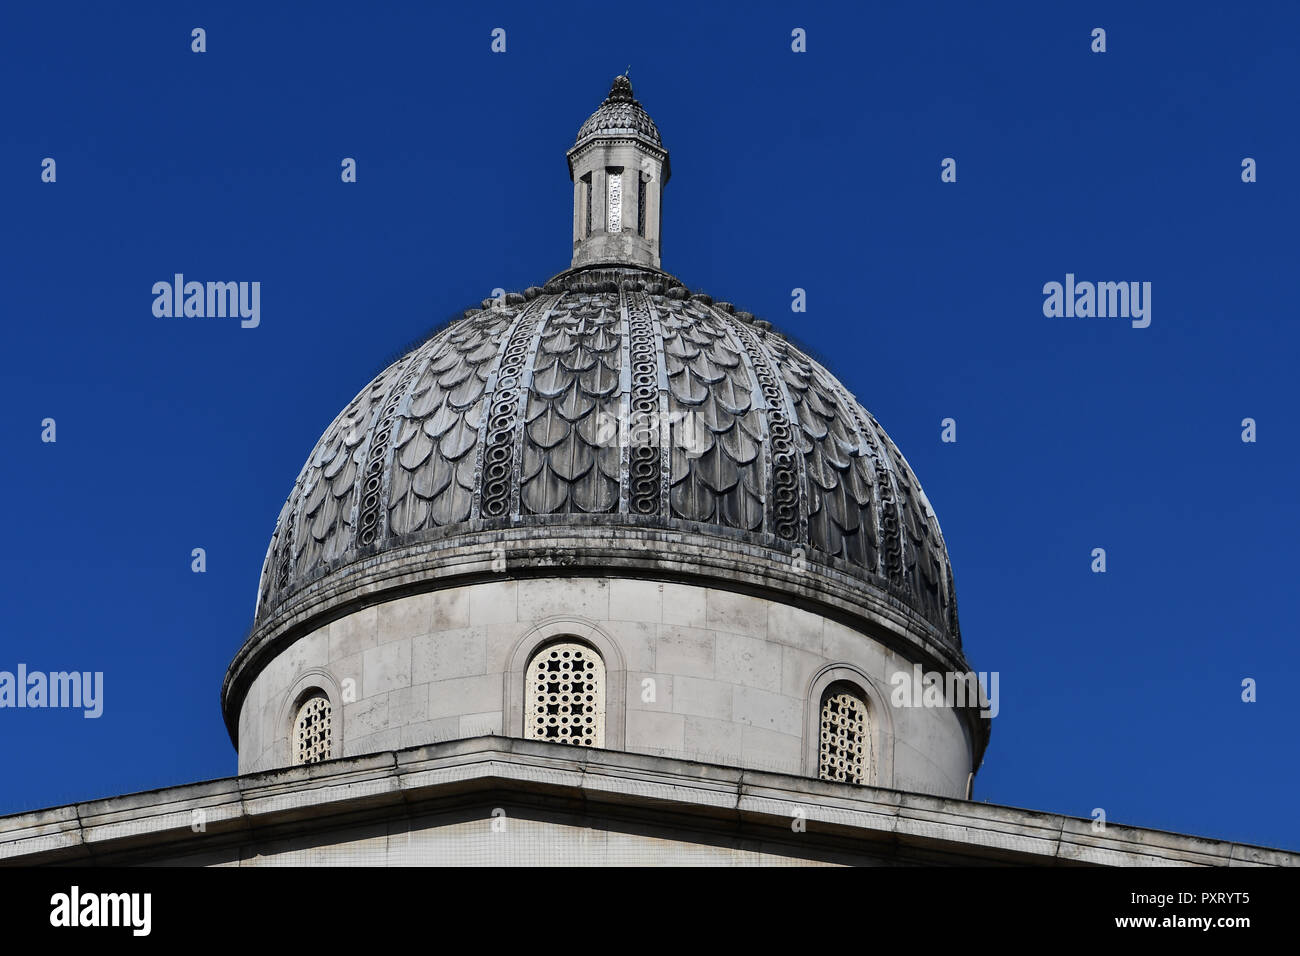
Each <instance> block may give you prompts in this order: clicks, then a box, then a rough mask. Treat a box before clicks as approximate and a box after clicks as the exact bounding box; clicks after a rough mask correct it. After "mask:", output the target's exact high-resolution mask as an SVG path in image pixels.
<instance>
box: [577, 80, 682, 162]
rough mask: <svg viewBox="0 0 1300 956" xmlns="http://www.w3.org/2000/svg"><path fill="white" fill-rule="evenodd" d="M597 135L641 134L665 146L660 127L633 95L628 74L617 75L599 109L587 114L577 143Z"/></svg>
mask: <svg viewBox="0 0 1300 956" xmlns="http://www.w3.org/2000/svg"><path fill="white" fill-rule="evenodd" d="M598 134H621V135H624V136H638V137H641V138H643V139H646V140H648V141H649V142H651V143H653V144H654V145H655V146H662V145H663V143H662V142H661V141H660V139H659V129H658V128H657V127H656V126H655V123H654V120H652V119H651V118H650V114H648V113H647V112H646V111H645V110H644V109H643V108H642V106H641V104H640V103H639V102H637V101H636V100H635V99H633V97H632V81H631V80H629V79H628V78H627V77H626V76H618V77H615V78H614V83H613V85H612V86H611V87H610V90H609V95H608V96H606V97H605V100H604V102H602V103H601V104H600V106H598V107H597V108H596V112H594V113H592V114H591V115H590V116H589V117H587V121H586V122H585V123H583V124H582V126H581V127H580V128H579V129H578V137H577V139H576V140H575V141H574V146H575V147H577V146H580V145H582V144H583V142H585V141H586V140H588V139H590V138H592V137H593V136H596V135H598Z"/></svg>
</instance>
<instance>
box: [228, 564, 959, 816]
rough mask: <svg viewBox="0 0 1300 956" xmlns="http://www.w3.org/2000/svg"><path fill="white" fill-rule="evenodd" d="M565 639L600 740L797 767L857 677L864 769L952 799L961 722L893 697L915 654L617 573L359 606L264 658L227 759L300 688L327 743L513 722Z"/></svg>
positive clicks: (283, 748)
mask: <svg viewBox="0 0 1300 956" xmlns="http://www.w3.org/2000/svg"><path fill="white" fill-rule="evenodd" d="M564 636H572V637H575V638H577V639H579V640H582V641H585V642H587V643H589V644H591V645H592V646H593V647H594V648H595V649H596V650H597V651H598V652H600V654H601V656H602V657H603V659H604V661H605V666H606V670H607V676H608V688H607V691H606V749H609V750H624V751H628V752H631V753H638V754H647V755H653V756H661V757H673V758H681V759H689V760H697V761H701V762H706V763H714V764H721V765H725V766H737V767H745V768H751V769H756V770H765V771H774V772H782V773H789V774H795V775H808V776H815V775H816V772H817V765H816V760H817V736H818V722H817V721H818V714H817V705H818V704H819V702H820V696H821V692H822V690H824V689H825V687H826V686H829V684H830V683H831V682H833V681H834V680H842V679H847V680H852V681H854V682H856V683H857V684H858V685H859V686H861V687H862V689H863V690H864V691H866V692H867V695H868V698H869V701H868V703H869V707H870V710H871V727H872V741H871V745H872V755H871V756H872V759H871V765H872V777H871V783H872V784H873V785H875V786H880V787H896V788H899V789H904V790H910V791H916V792H921V793H931V794H936V795H942V796H950V797H963V796H965V793H966V784H967V778H968V775H969V774H970V772H971V770H972V766H971V763H972V754H971V744H970V740H969V735H968V733H967V732H966V730H965V729H964V722H963V720H962V719H961V717H960V716H959V715H958V714H957V713H955V712H954V711H953V710H951V709H948V708H934V709H924V708H894V707H891V706H890V690H891V686H890V683H889V679H890V675H892V674H894V673H896V672H898V671H906V672H910V670H911V666H912V662H911V661H910V660H907V659H905V658H904V657H902V656H900V655H899V654H898V653H897V652H895V651H893V650H890V649H887V648H885V647H884V646H883V645H881V644H879V643H878V642H876V641H875V640H873V639H871V638H870V637H868V636H866V635H864V634H862V633H859V632H857V631H855V630H852V629H850V628H848V627H846V626H844V625H842V624H839V623H837V622H835V621H832V620H829V619H826V618H823V617H822V616H820V615H817V614H813V613H809V612H807V611H804V610H800V609H798V608H795V607H791V606H788V605H785V604H781V603H778V602H775V601H771V600H766V599H762V598H758V597H752V596H749V595H745V594H739V593H734V592H730V591H726V590H721V589H716V588H710V587H699V586H692V585H685V584H676V583H659V582H656V581H641V580H629V579H622V578H537V579H524V580H517V581H516V580H502V581H499V582H492V583H485V584H475V585H469V586H462V587H452V588H447V589H443V590H438V591H430V592H426V593H422V594H416V595H413V596H409V597H403V598H399V599H397V600H393V601H389V602H387V603H382V604H378V605H374V606H371V607H368V608H365V609H363V610H360V611H357V612H355V613H352V614H350V615H348V616H346V617H343V618H340V619H338V620H335V621H333V622H332V623H330V624H327V625H325V626H324V627H320V628H319V629H317V630H314V631H312V632H310V633H308V634H306V635H304V636H303V637H301V638H299V639H298V640H297V641H295V642H294V643H293V644H291V645H290V646H289V647H288V648H287V649H285V650H284V651H283V652H282V653H280V654H279V655H278V656H276V657H275V658H274V659H272V660H271V661H270V662H269V663H268V665H267V666H266V667H265V668H264V669H263V670H262V672H261V673H260V674H259V675H258V676H257V677H256V679H255V680H254V681H253V683H252V685H251V687H250V689H249V692H248V695H247V697H246V698H245V700H244V702H243V706H242V709H241V711H240V714H239V772H240V773H241V774H245V773H255V772H258V771H262V770H268V769H272V768H276V767H283V766H287V765H289V764H290V763H291V760H292V757H291V750H290V733H291V727H292V721H293V717H294V713H295V710H296V706H297V703H298V702H299V701H300V699H301V698H302V696H303V695H304V694H305V693H306V692H308V691H310V690H311V689H313V688H317V687H319V688H321V689H323V690H325V692H326V693H327V694H329V695H330V697H331V700H332V701H333V703H334V750H333V756H334V757H344V756H354V755H359V754H366V753H374V752H378V751H384V750H393V749H398V748H404V747H411V746H416V745H421V744H429V743H437V742H441V741H446V740H454V739H460V738H468V737H478V736H483V735H487V734H502V735H505V736H510V737H521V736H523V704H524V694H525V685H524V669H525V668H526V666H527V662H528V659H529V658H530V657H531V655H532V653H533V652H534V651H535V650H536V649H538V648H540V647H541V646H543V645H545V644H546V643H548V642H550V641H552V640H554V639H557V638H560V637H564Z"/></svg>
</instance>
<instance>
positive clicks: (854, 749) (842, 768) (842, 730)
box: [817, 683, 871, 786]
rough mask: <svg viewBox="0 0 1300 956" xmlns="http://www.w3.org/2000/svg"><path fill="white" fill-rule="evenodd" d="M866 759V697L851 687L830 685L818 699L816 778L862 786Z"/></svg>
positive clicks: (868, 746) (867, 766)
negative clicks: (818, 726) (818, 727)
mask: <svg viewBox="0 0 1300 956" xmlns="http://www.w3.org/2000/svg"><path fill="white" fill-rule="evenodd" d="M870 757H871V740H870V737H869V736H868V734H867V700H866V696H865V695H864V694H863V693H862V692H861V691H860V690H859V689H858V688H856V687H854V686H853V685H852V684H845V683H837V684H832V685H831V686H830V687H828V688H827V689H826V693H825V694H824V695H823V696H822V709H821V743H820V750H819V751H818V757H817V776H818V777H820V778H821V779H822V780H835V781H838V782H840V783H856V784H858V785H859V786H862V785H865V784H867V783H868V782H869V778H868V776H867V774H868V771H869V769H870Z"/></svg>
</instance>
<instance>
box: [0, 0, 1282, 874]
mask: <svg viewBox="0 0 1300 956" xmlns="http://www.w3.org/2000/svg"><path fill="white" fill-rule="evenodd" d="M227 6H228V5H225V4H186V3H157V4H128V5H104V4H81V5H67V4H20V3H10V4H5V5H4V9H3V12H2V13H0V80H2V81H3V89H4V90H5V91H6V95H5V97H4V102H5V110H4V118H3V122H0V144H2V148H0V222H3V230H2V231H0V278H2V279H3V292H4V309H3V324H2V328H3V347H2V348H0V369H2V370H3V384H4V390H3V394H4V399H5V407H4V411H3V413H2V414H0V441H2V442H3V447H4V449H5V452H6V453H5V457H4V463H5V466H6V467H5V468H4V469H3V475H2V476H0V495H2V496H3V500H4V501H5V502H6V504H7V507H6V509H5V512H6V516H7V520H6V522H5V528H6V532H7V533H6V535H5V538H6V546H5V547H4V548H3V549H2V552H0V580H2V581H3V585H0V615H2V619H3V625H0V669H8V670H12V669H13V668H14V667H15V666H16V665H17V663H19V662H22V663H25V664H26V665H27V666H28V667H29V668H31V669H40V670H47V671H52V670H64V669H77V670H102V671H103V672H104V674H105V685H106V690H105V711H104V715H103V717H101V718H100V719H98V720H86V719H83V718H82V717H81V715H80V713H79V712H69V711H51V710H46V711H14V710H3V711H0V756H2V758H3V766H4V767H5V769H6V772H5V773H4V774H3V775H2V776H0V780H2V783H0V812H12V811H17V810H22V809H30V808H35V807H39V806H46V805H52V804H60V803H65V802H70V801H74V800H79V799H85V798H91V797H99V796H108V795H113V794H119V793H124V792H128V791H135V790H142V789H147V788H153V787H159V786H165V785H170V784H179V783H185V782H190V781H194V780H199V779H204V778H211V777H218V776H226V775H229V774H232V773H233V772H234V770H235V753H234V750H233V748H232V747H231V744H230V742H229V740H228V738H227V736H226V732H225V729H224V726H223V724H222V721H221V716H220V708H219V704H218V691H219V688H220V683H221V679H222V676H223V674H224V671H225V667H226V665H227V664H228V663H229V661H230V658H231V656H232V655H233V654H234V652H235V650H236V649H237V647H238V646H239V643H240V641H241V640H242V638H243V636H244V634H245V632H246V630H247V628H248V626H249V624H250V621H251V614H252V610H253V599H254V593H255V589H256V586H257V579H258V573H259V570H260V567H261V562H262V558H263V555H264V552H265V548H266V544H267V540H268V538H269V535H270V534H271V531H272V529H273V526H274V522H275V518H276V515H277V513H278V511H279V508H280V506H281V504H282V503H283V501H284V498H285V496H286V495H287V493H288V492H289V489H290V487H291V485H292V482H293V480H294V477H295V475H296V474H297V472H298V469H299V468H300V466H301V465H302V462H303V460H304V459H305V457H306V456H307V454H308V452H309V451H310V450H311V448H312V445H313V444H314V442H315V440H316V439H317V437H318V436H319V434H320V433H321V431H322V430H323V429H324V428H325V426H326V425H327V424H328V423H329V422H330V420H331V419H332V418H333V416H334V415H335V414H336V413H337V411H338V410H339V409H340V408H341V407H342V406H343V405H344V404H345V403H346V402H347V401H348V400H349V399H350V398H351V397H352V396H353V395H354V394H355V393H356V391H357V390H358V389H359V388H360V387H361V386H362V385H364V384H365V382H366V381H367V380H368V379H369V378H370V377H371V376H372V375H373V374H374V373H375V372H377V371H378V370H379V369H380V368H381V367H382V366H383V365H384V364H385V363H386V362H387V360H389V359H390V358H392V357H394V356H395V355H396V354H397V353H398V352H400V351H401V350H402V349H403V347H404V346H405V345H406V344H407V343H409V342H410V341H411V340H413V339H415V338H417V337H419V336H421V335H422V334H423V333H424V332H426V331H427V330H428V329H429V328H430V327H432V326H433V325H435V324H437V323H439V322H440V321H442V320H443V319H444V318H445V317H446V316H448V315H449V314H451V313H452V312H455V311H458V310H460V309H463V308H465V307H466V306H469V305H471V304H473V303H476V302H477V301H478V300H480V299H482V298H483V297H485V296H487V295H489V294H490V292H491V290H492V288H494V287H496V286H501V287H504V288H506V289H508V290H522V289H523V288H524V287H525V286H528V285H533V284H541V283H542V282H544V281H545V280H546V279H547V278H548V277H549V276H551V275H552V274H554V273H556V272H559V271H561V270H562V269H564V268H566V267H567V265H568V261H569V240H570V235H569V231H570V223H571V219H570V216H571V213H570V202H571V195H572V187H571V185H570V183H569V180H568V176H567V171H566V167H565V161H564V151H565V149H566V148H567V147H568V146H569V145H571V143H572V137H573V135H574V133H575V132H576V130H577V128H578V126H579V124H580V123H581V122H582V121H583V119H585V118H586V116H587V115H588V114H589V113H590V112H591V111H592V110H593V109H594V108H595V107H596V105H597V104H598V103H599V102H600V100H601V99H602V97H603V96H604V94H605V93H606V91H607V90H608V88H609V82H610V79H611V78H612V77H613V76H614V75H615V74H616V73H621V72H623V70H624V69H625V68H626V67H627V66H628V65H629V64H630V65H631V78H632V81H633V84H634V86H635V89H636V94H637V96H638V98H639V99H640V100H641V101H642V103H643V104H644V105H645V106H646V108H647V109H648V110H649V112H650V114H651V115H652V116H653V117H654V118H655V120H656V121H657V123H658V125H659V128H660V131H661V133H662V135H663V138H664V142H665V144H666V145H667V146H668V148H669V149H670V150H671V153H672V168H673V178H672V181H671V183H670V184H669V185H668V186H667V189H666V192H665V213H664V234H665V239H664V265H665V268H667V269H668V270H669V271H671V272H673V273H674V274H676V275H677V276H679V277H680V278H682V280H683V281H685V282H686V283H687V284H688V285H690V286H691V287H692V288H702V289H704V290H706V291H709V292H710V293H712V294H713V295H714V296H716V297H718V298H722V299H726V300H728V301H732V302H735V303H736V304H737V306H738V307H740V308H745V309H748V310H751V311H753V312H755V313H756V314H758V315H760V316H762V317H765V318H767V319H769V320H771V321H773V322H774V323H776V324H777V325H779V326H781V327H782V328H784V329H786V330H787V331H788V332H790V333H791V334H792V336H793V337H795V338H796V339H798V340H800V341H801V342H803V343H804V344H805V345H806V346H807V347H808V348H809V349H810V350H812V351H813V352H814V353H815V354H817V355H818V356H819V357H821V358H822V359H823V360H824V361H826V362H827V363H828V364H829V365H830V366H831V368H832V369H833V370H835V371H836V372H837V373H838V374H839V375H840V376H841V377H842V378H843V379H844V381H845V383H846V384H847V385H848V386H849V388H850V389H851V390H852V391H853V392H854V393H855V394H856V395H857V396H858V398H859V399H860V400H862V401H863V403H864V404H866V405H867V407H868V408H870V409H871V410H872V411H873V412H874V414H875V415H876V416H877V418H878V419H879V420H880V422H881V423H882V424H883V425H884V426H885V428H886V429H887V430H888V431H889V433H890V435H891V436H892V437H893V438H894V440H895V441H896V442H897V443H898V444H899V446H900V447H901V448H902V449H903V451H904V453H905V454H906V455H907V457H908V459H909V461H910V462H911V464H912V466H913V467H914V468H915V470H916V472H917V474H918V475H919V477H920V478H921V481H922V482H923V484H924V486H925V488H926V491H927V493H928V495H929V497H930V500H931V501H932V503H933V504H934V506H935V508H936V510H937V511H938V514H939V518H940V520H941V522H942V525H943V530H944V534H945V537H946V539H947V542H948V545H949V548H950V550H951V552H952V556H953V560H954V565H955V575H956V584H957V593H958V597H959V601H960V609H961V620H962V626H963V632H964V639H965V646H966V651H967V654H968V656H969V658H970V660H971V663H972V666H974V667H975V668H976V669H978V670H996V671H998V672H999V673H1000V696H1001V713H1000V715H999V716H998V719H997V720H996V721H995V724H994V730H993V738H992V742H991V745H990V748H989V751H988V754H987V757H986V759H985V763H984V767H983V769H982V771H981V772H980V774H979V776H978V778H977V781H976V798H977V799H981V800H989V801H991V802H995V803H1006V804H1012V805H1015V806H1021V807H1031V808H1035V809H1043V810H1051V811H1059V812H1063V813H1068V814H1073V815H1077V816H1085V817H1086V816H1088V815H1089V814H1090V813H1091V812H1092V810H1093V808H1094V807H1102V808H1104V809H1105V811H1106V813H1107V816H1108V819H1109V820H1111V821H1112V822H1125V823H1134V824H1140V825H1144V826H1153V827H1159V828H1163V829H1170V830H1177V831H1186V832H1191V833H1196V834H1202V835H1207V836H1213V837H1219V838H1226V839H1236V840H1243V841H1248V842H1255V843H1264V844H1269V845H1276V846H1282V847H1287V848H1292V849H1295V848H1300V818H1297V816H1296V814H1295V806H1296V790H1297V783H1300V771H1298V770H1297V766H1296V758H1297V746H1296V743H1295V729H1296V723H1297V720H1296V718H1297V704H1296V702H1295V691H1294V688H1295V685H1296V682H1297V679H1298V678H1300V660H1298V656H1297V652H1296V639H1297V636H1296V623H1295V621H1296V608H1295V594H1296V587H1295V582H1294V576H1295V570H1296V558H1295V541H1296V538H1297V532H1298V531H1300V502H1298V500H1297V494H1296V488H1297V471H1298V468H1300V451H1298V450H1297V449H1298V447H1300V446H1298V445H1297V439H1298V438H1300V435H1298V431H1300V426H1298V424H1297V414H1296V413H1297V402H1296V394H1297V390H1296V385H1295V373H1294V367H1295V362H1296V356H1297V346H1298V345H1300V333H1298V332H1297V324H1296V323H1297V307H1296V302H1297V298H1296V291H1295V288H1296V287H1295V282H1296V279H1295V271H1296V261H1297V251H1298V244H1297V240H1296V223H1297V220H1298V219H1300V216H1298V213H1300V204H1298V203H1297V184H1296V178H1295V174H1294V171H1293V170H1292V168H1291V164H1293V163H1294V161H1295V157H1296V156H1298V155H1300V142H1298V139H1300V134H1298V133H1297V124H1296V122H1295V119H1296V105H1295V104H1296V94H1297V91H1298V90H1300V62H1298V61H1300V58H1298V57H1297V53H1296V41H1295V37H1296V36H1297V34H1300V12H1298V8H1297V7H1296V5H1295V4H1291V3H1278V4H1275V5H1271V6H1270V5H1247V6H1245V7H1239V8H1232V9H1228V8H1224V7H1222V6H1220V5H1212V4H1208V3H1177V4H1175V3H1165V4H1142V5H1136V4H1128V3H1101V4H1095V3H1092V4H1082V3H1078V4H1070V3H1053V4H1042V3H1016V4H998V5H994V8H993V9H987V8H985V5H982V4H981V5H973V4H965V3H941V4H904V3H900V4H889V5H881V6H878V5H870V6H868V5H861V4H845V5H818V6H817V7H816V8H815V9H811V10H810V9H809V8H808V7H806V6H805V5H802V4H745V5H739V4H728V5H726V7H725V8H723V7H722V5H706V4H700V3H689V4H684V3H683V4H679V3H672V2H670V3H664V4H656V5H652V6H651V7H645V6H638V5H635V4H634V5H626V4H625V5H622V6H619V5H613V6H611V5H610V4H607V3H571V4H566V5H565V6H564V12H563V13H562V14H561V13H559V12H556V11H555V8H554V6H553V5H550V4H536V3H530V4H496V5H477V4H476V5H473V6H472V7H471V5H468V4H467V5H464V6H463V8H462V7H455V6H451V5H446V4H436V5H435V4H410V5H406V8H405V9H403V10H401V11H400V12H394V11H391V10H388V9H385V7H386V6H387V5H365V4H347V5H338V4H332V3H317V4H311V5H308V6H302V5H287V4H286V5H276V4H258V5H252V4H246V5H242V6H243V8H244V9H241V10H238V11H232V10H229V9H227ZM1138 6H1140V7H1141V8H1142V9H1133V8H1134V7H1138ZM281 7H283V9H281ZM1161 7H1163V9H1159V8H1161ZM196 26H201V27H204V28H205V29H206V30H207V44H208V52H206V53H204V54H201V55H199V54H194V53H191V52H190V30H191V29H192V28H193V27H196ZM494 27H504V28H505V29H506V31H507V52H506V53H505V54H502V55H494V54H492V53H491V52H490V50H489V44H490V36H489V34H490V31H491V30H492V29H493V28H494ZM794 27H802V28H804V29H806V30H807V33H808V52H807V53H806V54H801V55H797V54H794V53H792V52H791V51H790V31H791V30H792V29H793V28H794ZM1094 27H1104V28H1105V29H1106V31H1107V47H1108V49H1107V52H1106V53H1105V54H1094V53H1092V52H1090V49H1089V47H1090V42H1091V40H1090V33H1091V31H1092V29H1093V28H1094ZM345 156H350V157H355V158H356V160H357V162H358V182H357V183H356V184H349V185H345V184H343V183H341V182H340V178H339V169H340V161H341V160H342V158H343V157H345ZM45 157H52V158H54V159H55V160H56V162H57V182H55V183H53V184H48V183H42V182H41V178H40V176H41V160H42V159H43V158H45ZM944 157H953V158H955V159H956V160H957V164H958V167H957V170H958V181H957V182H956V183H955V184H944V183H941V182H940V178H939V173H940V161H941V160H942V159H943V158H944ZM1244 157H1253V158H1254V159H1255V160H1256V161H1257V163H1258V176H1259V181H1258V182H1256V183H1253V184H1244V183H1243V182H1242V181H1241V175H1240V173H1241V161H1242V159H1243V158H1244ZM176 272H183V273H185V274H186V275H187V276H189V277H191V278H195V279H201V280H208V279H212V280H246V281H251V280H257V281H260V282H261V283H262V296H261V325H260V327H259V328H257V329H249V330H245V329H241V328H240V327H239V324H238V322H237V321H233V320H218V319H213V320H203V319H160V318H155V317H154V315H153V314H152V311H151V306H152V301H153V298H152V295H151V292H150V289H151V287H152V285H153V283H155V282H157V281H160V280H170V278H171V276H172V275H173V273H176ZM1067 272H1070V273H1074V274H1075V275H1076V276H1078V278H1079V279H1080V280H1083V279H1089V280H1094V281H1098V280H1102V281H1121V280H1122V281H1147V282H1151V283H1152V289H1153V291H1152V322H1151V325H1150V327H1149V328H1146V329H1134V328H1132V327H1131V326H1130V324H1129V323H1128V322H1127V321H1124V320H1121V319H1098V318H1092V319H1049V318H1045V317H1044V315H1043V311H1042V304H1043V293H1042V287H1043V284H1044V283H1046V282H1049V281H1063V280H1064V277H1065V274H1066V273H1067ZM795 287H801V288H804V289H806V290H807V294H808V306H809V307H808V311H807V313H804V314H792V313H791V311H790V290H791V289H792V288H795ZM47 417H52V418H54V419H55V420H56V421H57V429H58V432H57V435H58V441H57V443H56V444H52V445H51V444H43V443H42V442H41V441H40V432H41V426H40V423H41V421H42V419H44V418H47ZM946 417H952V418H954V419H956V421H957V423H958V424H957V428H958V441H957V442H956V443H955V444H944V443H941V442H940V421H941V420H942V419H943V418H946ZM1245 417H1252V418H1254V419H1256V420H1257V422H1258V436H1259V440H1258V442H1257V443H1255V444H1245V443H1243V442H1242V441H1241V424H1240V423H1241V420H1242V419H1243V418H1245ZM195 547H202V548H205V549H206V551H207V556H208V570H207V573H206V574H193V573H191V571H190V560H191V559H190V552H191V549H192V548H195ZM1097 547H1101V548H1105V549H1106V553H1107V563H1108V570H1107V573H1105V574H1093V573H1091V571H1090V568H1089V565H1090V562H1091V557H1090V554H1091V551H1092V549H1093V548H1097ZM1246 677H1251V678H1254V679H1255V680H1256V681H1257V682H1258V701H1257V702H1256V703H1252V704H1247V703H1243V702H1242V701H1241V682H1242V679H1243V678H1246Z"/></svg>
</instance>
